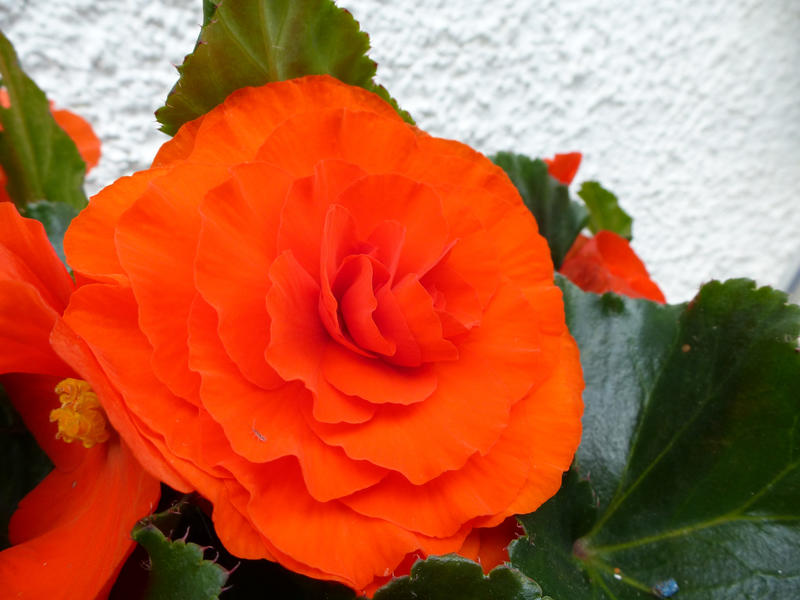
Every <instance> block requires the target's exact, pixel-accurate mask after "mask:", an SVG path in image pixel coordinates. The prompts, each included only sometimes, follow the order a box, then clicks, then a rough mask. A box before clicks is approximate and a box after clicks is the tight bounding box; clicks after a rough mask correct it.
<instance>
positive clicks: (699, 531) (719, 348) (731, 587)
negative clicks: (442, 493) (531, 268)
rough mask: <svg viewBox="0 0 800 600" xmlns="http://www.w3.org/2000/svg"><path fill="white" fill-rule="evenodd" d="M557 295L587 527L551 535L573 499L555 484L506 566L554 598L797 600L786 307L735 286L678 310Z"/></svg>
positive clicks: (798, 441)
mask: <svg viewBox="0 0 800 600" xmlns="http://www.w3.org/2000/svg"><path fill="white" fill-rule="evenodd" d="M559 284H560V285H561V287H562V289H563V291H564V297H565V303H566V310H567V323H568V325H569V328H570V331H571V332H572V334H573V335H574V336H575V339H576V340H577V342H578V345H579V347H580V349H581V363H582V365H583V368H584V376H585V379H586V391H585V393H584V400H585V403H586V412H585V416H584V439H583V442H582V443H581V447H580V448H579V450H578V453H577V457H576V461H577V465H578V467H579V470H580V472H581V473H583V474H585V475H586V476H588V477H589V481H590V483H591V485H592V487H593V488H594V491H595V492H596V494H597V507H598V517H597V519H596V521H595V522H594V523H593V524H592V525H591V526H588V527H587V526H586V525H585V524H584V525H583V526H582V527H580V528H573V529H570V528H569V526H568V525H565V523H567V524H568V523H570V522H571V519H572V518H573V516H574V512H575V510H576V509H575V508H574V506H576V505H577V506H579V507H582V508H581V510H583V509H584V508H585V504H586V501H587V496H586V490H585V489H584V490H582V491H581V490H579V489H577V488H576V487H575V486H574V485H569V484H568V485H567V486H565V488H564V489H562V491H561V492H560V493H559V494H558V495H557V496H556V498H554V499H553V500H551V501H550V502H549V503H548V504H546V505H545V506H544V507H542V509H540V510H539V511H537V512H536V513H533V514H532V515H529V516H526V517H523V518H522V519H521V520H522V522H523V525H524V526H525V528H526V531H527V533H528V536H529V542H517V543H516V544H515V545H514V547H513V548H512V563H513V564H515V565H517V566H518V567H520V568H521V569H522V570H523V571H524V572H525V573H526V574H527V575H529V576H530V577H534V578H536V579H537V581H538V582H539V583H540V584H541V585H542V586H543V587H544V589H545V590H547V591H548V593H552V594H555V595H560V596H563V597H565V598H566V597H570V598H583V597H586V598H589V597H591V598H598V599H614V598H615V599H618V600H626V599H633V598H652V597H653V595H654V594H655V592H654V591H653V590H654V587H655V586H657V585H659V584H660V585H662V586H665V583H666V582H672V581H674V583H675V584H677V586H678V587H679V588H680V591H679V592H677V595H676V598H679V599H680V600H690V599H691V600H694V599H696V600H699V599H701V598H702V599H706V598H714V599H715V600H726V599H731V600H732V599H734V598H735V599H737V600H739V599H741V598H795V597H800V502H798V499H800V354H798V352H797V348H796V347H797V338H798V333H800V307H797V306H791V305H787V304H786V295H785V294H783V293H782V292H777V291H774V290H771V289H769V288H760V289H756V288H755V285H754V284H753V283H752V282H750V281H746V280H732V281H728V282H726V283H719V282H712V283H709V284H707V285H705V286H704V287H703V288H702V289H701V290H700V293H699V294H698V296H697V297H696V298H695V299H694V300H693V301H692V302H691V303H689V304H688V305H679V306H661V305H657V304H654V303H651V302H647V301H643V300H630V299H626V298H620V297H618V296H614V295H612V294H606V295H603V296H597V295H594V294H588V293H583V292H581V291H580V290H578V288H576V287H575V286H573V285H572V284H570V283H568V282H566V281H565V280H563V278H559ZM554 514H555V515H560V517H558V519H559V521H558V522H559V524H558V525H557V526H556V525H554V523H553V518H552V517H553V515H554ZM584 529H587V531H582V530H584ZM548 555H552V556H548ZM667 587H669V586H665V587H663V589H665V590H666V589H667Z"/></svg>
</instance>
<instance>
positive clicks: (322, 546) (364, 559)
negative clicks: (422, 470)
mask: <svg viewBox="0 0 800 600" xmlns="http://www.w3.org/2000/svg"><path fill="white" fill-rule="evenodd" d="M238 479H239V481H240V482H241V483H242V484H243V485H244V486H245V487H246V488H247V489H248V490H249V491H250V494H251V497H250V502H249V504H248V514H249V516H250V518H251V519H252V521H253V523H254V524H255V526H256V527H257V528H258V530H259V531H261V532H262V534H263V535H264V537H266V538H267V539H268V540H269V541H270V543H272V544H273V545H274V546H275V547H276V548H277V549H278V550H279V551H280V552H283V553H285V554H287V555H288V556H291V557H292V558H293V559H294V560H296V561H299V562H301V563H304V564H307V565H314V567H315V569H318V570H319V571H322V572H323V573H326V574H327V575H326V579H336V580H338V581H342V582H343V583H346V584H348V585H350V586H351V587H354V588H356V589H360V588H363V587H364V586H365V585H366V584H367V583H369V582H370V581H371V580H372V579H373V578H374V577H375V576H376V575H384V574H388V573H387V570H388V571H391V569H392V567H393V566H394V565H397V564H399V563H400V561H401V560H402V559H403V557H404V556H405V555H406V553H408V552H410V551H411V550H413V549H414V548H415V547H416V538H415V536H414V535H413V534H411V533H409V532H407V531H405V530H403V529H402V528H400V527H397V526H395V525H392V524H391V523H387V522H385V521H381V520H379V519H370V518H368V517H364V516H362V515H359V514H358V513H356V512H354V511H352V510H351V509H349V508H347V507H346V506H344V505H343V504H341V503H340V502H337V501H332V502H316V501H315V500H313V499H312V498H311V497H310V496H309V495H308V493H307V492H306V490H305V485H304V482H303V479H302V478H301V476H300V473H299V469H297V467H296V466H295V465H293V464H292V463H291V462H282V463H274V464H271V465H269V467H268V468H267V467H265V469H264V470H263V472H258V471H253V473H252V475H251V479H250V480H245V479H244V477H241V476H240V477H239V478H238ZM276 506H279V507H281V510H275V508H274V507H276ZM356 531H357V532H359V533H358V535H353V532H356ZM309 540H314V542H313V543H309ZM342 540H347V543H346V544H342V543H341V542H342ZM301 572H303V571H301Z"/></svg>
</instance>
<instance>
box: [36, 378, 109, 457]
mask: <svg viewBox="0 0 800 600" xmlns="http://www.w3.org/2000/svg"><path fill="white" fill-rule="evenodd" d="M55 391H56V394H58V399H59V400H60V401H61V408H56V409H54V410H52V411H50V422H51V423H52V422H54V421H58V433H56V439H61V440H64V441H65V442H67V443H68V444H69V443H72V442H74V441H75V440H80V441H81V442H82V443H83V446H84V448H91V447H92V446H94V445H95V444H102V443H103V442H105V441H106V440H108V436H109V434H108V429H107V428H106V416H105V414H104V413H103V408H102V407H101V406H100V401H99V400H98V399H97V394H95V393H94V392H93V391H92V388H91V387H89V384H88V383H86V382H85V381H83V380H82V379H73V378H71V377H69V378H67V379H64V380H63V381H60V382H59V383H58V385H57V386H56V390H55Z"/></svg>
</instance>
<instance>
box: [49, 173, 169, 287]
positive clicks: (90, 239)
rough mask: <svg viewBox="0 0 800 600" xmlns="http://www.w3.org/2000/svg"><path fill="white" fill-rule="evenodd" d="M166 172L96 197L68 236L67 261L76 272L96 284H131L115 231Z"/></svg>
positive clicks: (126, 181)
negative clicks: (140, 198) (123, 218)
mask: <svg viewBox="0 0 800 600" xmlns="http://www.w3.org/2000/svg"><path fill="white" fill-rule="evenodd" d="M165 172H166V169H163V170H162V169H151V170H149V171H142V172H140V173H136V174H134V175H132V176H130V177H122V178H121V179H118V180H117V181H116V182H114V183H113V184H112V185H110V186H108V187H107V188H105V189H103V190H101V191H100V193H99V194H97V195H95V196H93V197H92V199H91V201H90V202H89V206H87V207H86V208H84V209H83V210H82V211H81V212H80V214H79V215H78V216H77V217H75V218H74V219H73V220H72V222H71V223H70V225H69V228H68V229H67V232H66V234H64V252H65V254H66V255H67V262H68V263H69V264H70V265H71V266H72V269H73V270H74V271H75V272H76V273H79V274H80V275H83V276H84V277H87V278H89V279H94V280H96V281H107V282H112V281H119V282H127V280H128V277H127V275H125V274H124V272H123V270H122V266H121V265H120V264H119V260H118V259H117V248H116V246H115V245H114V231H115V229H116V227H117V223H118V221H119V218H120V216H121V215H122V213H124V212H125V211H126V210H128V208H130V206H131V204H133V203H134V202H135V201H136V199H137V198H138V197H139V196H140V195H141V194H142V192H144V190H145V189H146V188H147V186H148V184H149V182H150V181H151V180H152V179H155V178H156V177H159V176H160V175H162V174H163V173H165Z"/></svg>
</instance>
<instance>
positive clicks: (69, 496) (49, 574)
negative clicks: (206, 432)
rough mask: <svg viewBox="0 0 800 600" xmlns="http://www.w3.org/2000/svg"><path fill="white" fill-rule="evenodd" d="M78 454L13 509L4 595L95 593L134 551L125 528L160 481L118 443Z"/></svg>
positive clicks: (149, 504) (150, 503)
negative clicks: (72, 466) (71, 467)
mask: <svg viewBox="0 0 800 600" xmlns="http://www.w3.org/2000/svg"><path fill="white" fill-rule="evenodd" d="M83 454H84V460H83V462H82V463H81V465H80V466H78V467H76V468H75V469H74V470H72V471H61V470H55V471H53V472H52V473H51V474H50V475H48V476H47V478H45V480H44V481H42V483H40V484H39V485H38V486H37V487H36V488H35V489H34V490H33V491H32V492H31V493H30V494H28V495H27V496H26V497H25V498H23V500H22V502H21V503H20V507H19V509H18V510H17V512H16V513H14V516H13V517H12V519H11V523H10V526H9V537H10V538H11V541H12V543H14V544H16V545H14V546H12V547H11V548H9V549H7V550H4V551H3V552H0V581H2V582H3V593H4V594H6V595H8V597H13V598H29V599H31V600H39V599H40V598H51V599H54V600H57V599H63V600H71V599H73V598H95V597H97V596H98V595H100V594H102V593H107V591H108V590H109V589H110V587H111V585H112V584H113V582H114V580H115V578H116V575H117V573H118V572H119V570H120V569H121V567H122V564H123V562H124V561H125V558H126V557H127V556H128V554H129V553H130V552H131V551H132V550H133V546H134V542H133V540H132V539H131V537H130V531H131V529H132V528H133V526H134V524H135V523H136V521H137V520H138V519H140V518H142V517H144V516H145V515H147V514H149V513H151V512H152V511H153V509H154V508H155V506H156V502H157V500H158V496H159V485H158V481H156V480H155V479H153V478H152V477H150V476H149V475H147V474H146V473H145V472H144V470H142V468H141V467H140V466H139V465H138V463H137V462H136V459H135V458H134V457H133V455H132V454H131V452H130V451H129V450H128V449H127V448H126V447H125V446H124V445H120V444H119V443H116V442H108V443H105V444H99V445H97V446H95V447H94V448H92V449H90V450H84V451H83ZM109 507H114V510H109Z"/></svg>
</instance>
